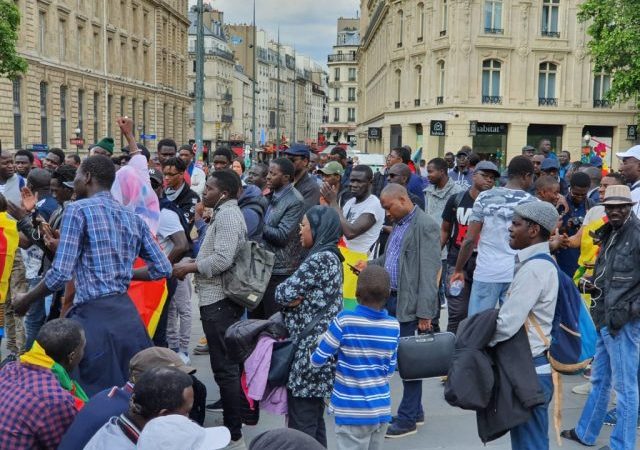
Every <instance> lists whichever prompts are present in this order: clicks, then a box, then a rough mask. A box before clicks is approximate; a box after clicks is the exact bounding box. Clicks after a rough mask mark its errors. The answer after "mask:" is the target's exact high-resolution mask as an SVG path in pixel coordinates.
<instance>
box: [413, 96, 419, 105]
mask: <svg viewBox="0 0 640 450" xmlns="http://www.w3.org/2000/svg"><path fill="white" fill-rule="evenodd" d="M413 105H414V106H420V99H419V98H417V99H415V100H414V101H413Z"/></svg>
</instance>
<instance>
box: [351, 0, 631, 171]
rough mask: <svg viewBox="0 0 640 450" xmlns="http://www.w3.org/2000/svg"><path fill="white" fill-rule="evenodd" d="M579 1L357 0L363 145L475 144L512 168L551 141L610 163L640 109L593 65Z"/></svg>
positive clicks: (445, 147) (431, 150) (450, 147)
mask: <svg viewBox="0 0 640 450" xmlns="http://www.w3.org/2000/svg"><path fill="white" fill-rule="evenodd" d="M578 4H579V1H577V0H429V1H427V0H393V1H390V0H361V3H360V8H361V22H360V30H361V31H362V33H363V35H362V39H361V47H360V50H359V53H358V68H359V79H358V81H359V82H358V112H359V118H358V122H359V126H358V136H359V146H362V147H364V149H366V150H367V151H369V152H380V153H382V152H387V151H388V150H389V149H390V148H392V147H394V146H397V145H409V146H411V147H412V148H413V149H416V148H419V147H423V150H424V151H423V156H424V157H426V158H432V157H435V156H442V155H443V153H444V152H445V151H454V152H455V151H457V150H458V149H459V148H460V147H461V146H462V145H471V146H472V147H473V148H474V150H476V151H477V152H479V153H480V154H481V155H482V156H483V157H484V158H491V159H495V160H497V161H498V162H500V163H502V164H503V165H504V163H506V161H508V160H509V159H510V158H511V157H513V156H515V155H517V154H520V152H521V148H522V147H523V146H524V145H526V144H532V145H536V144H537V143H538V142H539V140H540V139H542V138H549V139H551V142H552V146H553V148H554V150H556V151H559V150H565V149H566V150H569V151H571V153H572V156H573V158H572V159H577V158H578V157H579V155H580V152H581V149H582V148H583V147H584V146H585V144H589V145H590V146H595V145H597V144H599V143H604V144H605V145H607V146H608V150H609V151H608V152H607V160H608V162H609V163H611V162H612V159H611V154H612V152H615V151H619V150H620V149H624V148H628V147H629V146H630V145H632V143H633V142H632V139H633V138H634V137H635V135H634V133H633V132H632V131H633V128H632V127H631V126H632V125H633V124H635V123H636V115H637V110H636V108H635V107H634V106H633V105H631V104H616V105H610V104H609V102H608V101H607V100H606V99H605V94H606V92H607V90H608V89H609V85H610V81H611V77H610V75H609V74H603V73H594V70H593V64H592V62H591V61H590V59H589V55H588V52H587V46H586V44H587V41H588V36H587V34H586V25H585V24H583V23H579V22H578V21H577V19H576V14H577V5H578ZM585 136H586V137H591V139H590V140H589V142H586V141H585V139H584V137H585ZM362 143H365V145H361V144H362ZM613 160H615V158H613Z"/></svg>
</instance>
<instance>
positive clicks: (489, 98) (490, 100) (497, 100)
mask: <svg viewBox="0 0 640 450" xmlns="http://www.w3.org/2000/svg"><path fill="white" fill-rule="evenodd" d="M482 103H484V104H489V105H502V97H501V96H499V95H483V96H482Z"/></svg>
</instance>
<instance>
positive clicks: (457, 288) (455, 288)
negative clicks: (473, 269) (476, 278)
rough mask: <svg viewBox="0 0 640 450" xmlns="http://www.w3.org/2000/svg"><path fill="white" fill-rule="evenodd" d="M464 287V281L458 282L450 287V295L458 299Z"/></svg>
mask: <svg viewBox="0 0 640 450" xmlns="http://www.w3.org/2000/svg"><path fill="white" fill-rule="evenodd" d="M463 287H464V281H460V280H456V281H454V282H453V283H451V286H449V294H451V296H452V297H457V296H458V295H460V293H461V292H462V288H463Z"/></svg>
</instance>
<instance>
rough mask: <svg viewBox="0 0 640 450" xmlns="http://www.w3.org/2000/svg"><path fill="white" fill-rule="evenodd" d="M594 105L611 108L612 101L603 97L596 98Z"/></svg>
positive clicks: (595, 106)
mask: <svg viewBox="0 0 640 450" xmlns="http://www.w3.org/2000/svg"><path fill="white" fill-rule="evenodd" d="M593 107H594V108H611V102H610V101H609V100H606V99H603V98H594V99H593Z"/></svg>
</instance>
